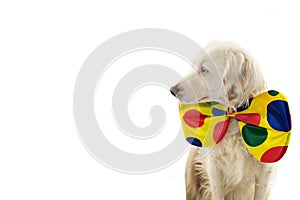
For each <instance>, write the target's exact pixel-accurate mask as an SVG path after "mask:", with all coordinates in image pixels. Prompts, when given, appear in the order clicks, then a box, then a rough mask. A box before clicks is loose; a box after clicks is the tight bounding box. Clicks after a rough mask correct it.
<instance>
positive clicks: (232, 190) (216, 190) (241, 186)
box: [171, 42, 275, 200]
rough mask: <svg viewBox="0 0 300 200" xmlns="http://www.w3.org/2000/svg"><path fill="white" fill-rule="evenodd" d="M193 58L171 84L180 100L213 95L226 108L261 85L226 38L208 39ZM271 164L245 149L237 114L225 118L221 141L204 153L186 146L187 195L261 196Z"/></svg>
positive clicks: (198, 199)
mask: <svg viewBox="0 0 300 200" xmlns="http://www.w3.org/2000/svg"><path fill="white" fill-rule="evenodd" d="M205 50H206V54H203V55H200V56H199V59H198V60H197V61H196V63H195V67H196V68H197V70H196V71H195V72H194V73H192V74H190V75H189V76H187V77H186V79H184V80H182V81H181V82H179V83H178V84H177V85H175V86H173V87H172V88H171V93H172V94H173V95H174V96H176V97H177V98H178V99H179V100H180V101H181V102H183V103H199V102H208V101H217V102H219V103H222V104H224V105H225V106H226V107H227V108H228V110H235V109H236V108H237V107H239V106H241V105H243V104H245V103H247V102H248V100H249V99H250V98H252V97H253V96H255V95H257V94H259V93H261V92H263V91H265V89H266V84H265V81H264V78H263V76H262V75H261V73H260V69H259V67H258V65H257V64H256V63H255V61H254V60H253V59H252V58H251V57H250V56H249V54H248V53H246V52H245V51H244V50H243V49H241V48H240V47H238V46H237V45H236V44H234V43H231V42H214V43H212V44H209V45H208V46H207V47H206V48H205ZM274 171H275V169H274V165H272V164H263V163H260V162H258V161H257V160H256V159H255V158H253V157H252V156H251V155H250V154H249V153H248V151H247V149H246V147H245V144H244V142H243V139H242V137H241V134H240V130H239V127H238V123H237V120H236V119H234V118H232V119H230V124H229V127H228V130H227V132H226V134H225V136H224V138H223V139H222V141H221V142H220V143H219V144H218V145H216V146H215V147H214V148H213V149H212V151H211V152H210V153H209V154H208V155H207V156H206V157H204V158H202V156H201V148H197V147H192V149H191V151H190V154H189V157H188V160H187V164H186V173H185V177H186V198H187V200H208V199H209V200H225V199H226V200H248V199H249V200H250V199H251V200H253V199H254V200H265V199H268V198H269V195H270V185H271V182H272V181H271V180H272V177H273V176H274Z"/></svg>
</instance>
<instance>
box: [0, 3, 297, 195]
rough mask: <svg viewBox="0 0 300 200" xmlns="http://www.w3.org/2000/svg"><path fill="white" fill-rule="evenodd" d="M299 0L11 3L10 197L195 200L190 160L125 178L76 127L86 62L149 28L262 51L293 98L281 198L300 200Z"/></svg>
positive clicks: (5, 76)
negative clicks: (93, 151)
mask: <svg viewBox="0 0 300 200" xmlns="http://www.w3.org/2000/svg"><path fill="white" fill-rule="evenodd" d="M296 2H297V1H288V0H287V1H277V0H272V1H271V0H268V1H257V0H255V1H254V0H252V1H232V0H231V1H228V0H227V1H216V0H211V1H185V2H184V1H174V0H172V1H167V0H166V1H156V0H152V1H140V0H139V1H130V0H128V1H114V0H111V1H106V2H104V1H81V2H79V1H49V2H48V3H46V2H42V1H6V2H4V1H1V3H0V70H1V71H0V94H1V98H0V102H1V103H0V134H1V138H0V188H1V189H0V190H1V192H0V199H32V200H33V199H89V200H90V199H112V200H113V199H132V200H134V199H144V200H148V199H149V200H150V199H151V200H153V199H158V200H159V199H179V200H181V199H184V198H185V188H184V176H183V173H184V165H185V159H186V155H185V156H184V157H182V158H181V159H180V160H179V161H178V162H176V163H175V164H173V165H172V166H170V167H168V168H166V169H164V170H162V171H160V172H157V173H153V174H148V175H139V176H137V175H128V174H121V173H118V172H115V171H113V170H111V169H108V168H106V167H104V166H103V165H101V164H100V163H98V162H97V161H96V160H95V159H93V158H92V157H91V156H90V155H89V154H88V153H87V151H86V150H85V148H84V147H83V146H82V144H81V142H80V139H79V137H78V135H77V133H76V128H75V125H74V122H73V115H72V93H73V89H74V83H75V80H76V76H77V74H78V72H79V70H80V67H81V65H82V63H83V62H84V60H85V59H86V57H87V56H88V55H89V54H90V53H91V52H92V51H93V50H94V49H95V48H96V47H97V46H98V45H100V44H101V43H102V42H104V41H105V40H107V39H109V38H110V37H112V36H114V35H117V34H119V33H122V32H125V31H129V30H132V29H137V28H149V27H151V28H164V29H170V30H173V31H176V32H179V33H182V34H184V35H186V36H187V37H189V38H191V39H193V40H194V41H196V42H198V43H199V44H200V45H205V44H206V42H207V41H209V40H211V39H213V40H215V39H216V40H232V41H235V42H237V43H240V44H241V45H242V46H243V47H244V48H245V49H247V50H249V51H250V52H251V53H252V55H254V57H255V58H256V59H257V60H258V61H259V62H260V64H261V66H262V70H263V73H264V75H265V78H266V80H267V82H268V84H269V88H270V89H276V90H279V91H281V92H283V93H285V94H286V96H287V97H288V98H289V100H290V106H291V110H292V114H293V135H292V138H291V143H290V147H289V149H288V152H287V154H286V156H285V157H284V158H283V159H282V160H281V161H280V162H279V163H278V175H277V179H276V181H275V184H274V189H273V191H274V194H273V199H278V200H281V199H298V198H299V197H298V195H297V194H298V193H299V191H298V190H299V189H298V188H299V186H298V180H299V179H300V176H299V169H300V164H299V156H298V152H299V144H298V143H297V141H299V139H300V138H299V135H297V134H298V132H299V123H298V122H299V115H298V113H299V105H297V103H298V102H299V95H298V93H299V91H298V87H299V77H298V71H297V68H298V65H299V62H298V60H299V48H298V47H299V45H300V39H299V35H300V30H299V29H298V27H299V18H300V14H299V12H298V8H299V7H298V6H297V3H296ZM145 64H147V63H145ZM160 92H161V91H160ZM168 95H169V94H168ZM137 98H138V97H137ZM165 98H169V100H170V102H171V103H172V104H174V105H175V104H176V100H175V99H173V98H171V97H169V96H165ZM164 100H166V99H164ZM140 114H141V113H140ZM131 115H133V118H134V113H131ZM145 115H148V111H145ZM124 148H126V147H124ZM130 151H134V149H131V150H130ZM145 151H146V150H145Z"/></svg>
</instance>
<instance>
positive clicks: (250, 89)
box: [223, 49, 265, 109]
mask: <svg viewBox="0 0 300 200" xmlns="http://www.w3.org/2000/svg"><path fill="white" fill-rule="evenodd" d="M225 59H226V61H225V63H226V66H225V71H224V74H223V83H224V87H225V92H226V95H227V106H228V107H229V108H233V109H235V108H237V107H239V106H242V105H243V104H245V103H248V100H249V99H250V98H252V97H253V96H255V95H257V94H258V93H260V92H262V91H263V90H265V81H264V78H263V76H262V75H261V73H260V69H259V67H258V65H257V64H256V62H255V61H254V60H253V59H252V58H251V56H249V54H247V53H246V52H245V51H244V50H242V49H228V50H227V51H226V57H225Z"/></svg>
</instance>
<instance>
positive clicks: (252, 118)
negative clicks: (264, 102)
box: [235, 113, 260, 126]
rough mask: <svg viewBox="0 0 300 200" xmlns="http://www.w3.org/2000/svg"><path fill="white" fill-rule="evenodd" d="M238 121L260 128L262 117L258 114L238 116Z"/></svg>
mask: <svg viewBox="0 0 300 200" xmlns="http://www.w3.org/2000/svg"><path fill="white" fill-rule="evenodd" d="M235 118H236V119H238V120H241V121H242V122H245V123H247V124H251V125H254V126H258V125H259V123H260V115H259V114H257V113H252V114H237V115H236V116H235Z"/></svg>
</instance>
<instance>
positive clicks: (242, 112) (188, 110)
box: [179, 90, 291, 163]
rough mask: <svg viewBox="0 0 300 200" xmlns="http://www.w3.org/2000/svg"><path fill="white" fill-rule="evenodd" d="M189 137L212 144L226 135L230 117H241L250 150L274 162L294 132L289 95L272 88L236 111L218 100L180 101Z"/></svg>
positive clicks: (201, 143)
mask: <svg viewBox="0 0 300 200" xmlns="http://www.w3.org/2000/svg"><path fill="white" fill-rule="evenodd" d="M179 110H180V118H181V122H182V127H183V131H184V136H185V138H186V140H187V141H188V142H189V143H191V144H192V145H195V146H198V147H212V146H214V145H216V144H218V143H219V142H220V141H221V140H222V139H223V137H224V135H225V133H226V131H227V128H228V125H229V119H230V118H235V119H237V121H238V125H239V128H240V133H241V136H242V138H243V140H244V142H245V145H246V148H247V149H248V151H249V153H250V154H251V155H252V156H254V158H256V159H257V160H258V161H260V162H264V163H272V162H276V161H278V160H280V159H281V158H282V157H283V155H284V154H285V152H286V150H287V147H288V144H289V140H290V135H291V115H290V111H289V106H288V103H287V99H286V97H285V96H284V95H283V94H281V93H279V92H277V91H275V90H270V91H267V92H264V93H262V94H259V95H258V96H256V97H254V98H251V99H249V103H248V104H245V105H243V106H241V107H239V108H238V109H237V110H236V111H235V112H230V113H229V112H227V110H226V108H225V106H223V105H221V104H219V103H217V102H206V103H198V104H181V103H180V104H179Z"/></svg>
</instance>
